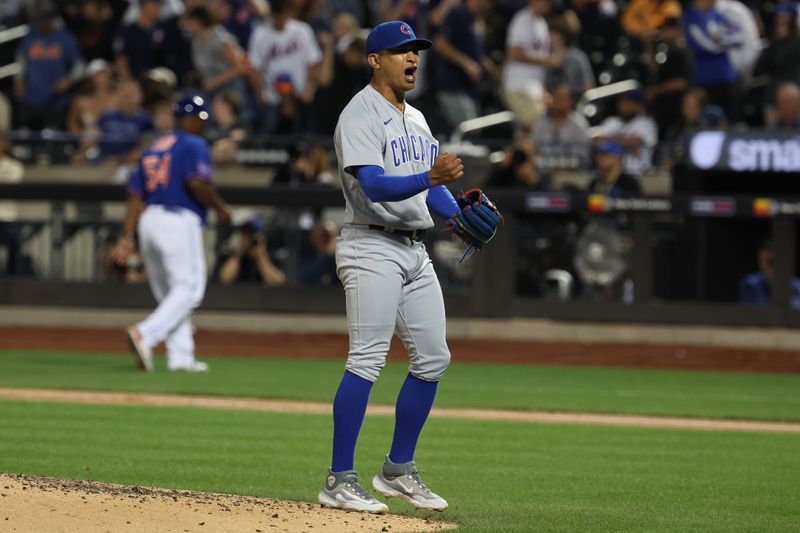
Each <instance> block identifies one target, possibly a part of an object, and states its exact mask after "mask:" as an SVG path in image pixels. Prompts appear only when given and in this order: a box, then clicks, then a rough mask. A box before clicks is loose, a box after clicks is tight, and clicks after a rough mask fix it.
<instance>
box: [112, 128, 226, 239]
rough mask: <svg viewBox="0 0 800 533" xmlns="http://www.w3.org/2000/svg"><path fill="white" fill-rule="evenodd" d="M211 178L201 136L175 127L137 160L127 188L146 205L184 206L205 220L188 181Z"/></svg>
mask: <svg viewBox="0 0 800 533" xmlns="http://www.w3.org/2000/svg"><path fill="white" fill-rule="evenodd" d="M191 180H203V181H207V182H209V183H210V182H211V180H212V178H211V154H210V153H209V151H208V143H207V142H206V141H205V139H203V138H202V137H198V136H197V135H191V134H189V133H186V132H182V131H174V132H171V133H168V134H166V135H163V136H161V137H159V138H158V139H156V140H155V141H154V142H153V144H151V145H150V147H149V148H148V149H147V151H146V152H145V153H144V155H143V156H142V159H141V161H139V166H138V167H137V169H136V172H134V174H133V176H131V179H130V181H129V182H128V192H130V193H131V194H133V195H134V196H138V197H139V198H141V199H142V200H144V203H145V205H163V206H165V207H183V208H185V209H189V210H191V211H193V212H195V213H197V215H198V216H199V217H200V220H202V222H203V224H205V222H206V213H207V208H206V206H204V205H203V204H201V203H200V202H198V201H197V200H195V199H194V197H192V195H191V193H190V192H189V189H188V188H187V187H186V184H187V182H189V181H191Z"/></svg>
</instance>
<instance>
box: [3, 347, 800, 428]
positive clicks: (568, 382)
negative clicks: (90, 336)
mask: <svg viewBox="0 0 800 533" xmlns="http://www.w3.org/2000/svg"><path fill="white" fill-rule="evenodd" d="M206 360H207V361H208V362H209V363H210V364H211V372H210V373H209V374H207V375H186V374H171V373H167V372H165V371H164V360H163V358H158V359H157V365H156V366H157V371H156V372H155V373H153V374H144V373H141V372H137V371H135V370H134V368H133V362H132V360H131V358H130V357H129V356H127V355H126V356H122V355H81V354H65V353H56V352H25V351H8V350H6V351H0V386H3V387H47V388H63V389H93V390H115V391H142V392H164V393H184V394H210V395H226V396H252V397H263V398H285V399H299V400H320V401H330V400H331V399H332V398H333V394H334V392H335V389H336V387H337V385H338V383H339V379H340V377H341V375H342V372H343V361H308V360H299V361H290V360H280V359H233V358H219V359H215V358H206ZM405 373H406V365H405V364H400V363H392V364H389V365H387V368H386V369H385V371H384V373H383V376H382V379H381V380H379V381H378V383H377V385H376V386H375V388H374V391H373V394H372V400H371V401H372V402H374V403H384V404H389V403H393V402H394V399H395V397H396V395H397V391H398V390H399V388H400V385H401V383H402V381H403V376H404V375H405ZM437 405H438V406H442V407H445V406H446V407H490V408H508V409H542V410H561V411H586V412H602V413H627V414H650V415H672V416H691V417H719V418H740V419H763V420H792V421H797V420H800V375H796V374H793V375H790V374H782V375H781V374H748V373H715V372H689V371H665V370H632V369H610V368H576V367H547V366H521V365H490V364H458V362H457V361H456V363H455V364H453V365H452V366H451V368H450V370H448V373H447V374H446V376H445V379H444V380H443V382H442V386H441V387H440V393H439V396H438V398H437Z"/></svg>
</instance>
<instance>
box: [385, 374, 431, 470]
mask: <svg viewBox="0 0 800 533" xmlns="http://www.w3.org/2000/svg"><path fill="white" fill-rule="evenodd" d="M438 386H439V383H438V382H436V381H425V380H422V379H419V378H416V377H414V376H412V375H411V374H410V373H409V374H408V376H407V377H406V381H405V383H403V388H402V389H400V394H398V395H397V405H396V406H395V426H394V439H392V449H391V451H390V452H389V460H391V461H392V462H393V463H395V464H402V463H407V462H409V461H411V460H413V459H414V450H416V448H417V440H419V434H420V433H421V432H422V426H424V425H425V421H426V420H427V419H428V414H429V413H430V412H431V407H433V400H434V398H436V389H437V387H438Z"/></svg>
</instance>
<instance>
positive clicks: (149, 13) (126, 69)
mask: <svg viewBox="0 0 800 533" xmlns="http://www.w3.org/2000/svg"><path fill="white" fill-rule="evenodd" d="M160 16H161V1H160V0H141V2H140V5H139V18H138V19H137V20H136V22H135V23H133V24H129V25H127V26H124V27H123V28H121V30H120V31H119V34H118V35H117V38H116V40H115V41H114V52H115V54H116V57H115V63H116V67H117V72H119V75H120V76H121V77H122V79H126V80H129V79H135V80H139V81H142V80H143V79H144V77H145V75H146V74H147V72H148V71H149V70H150V69H152V68H155V67H157V66H159V59H160V56H159V54H160V51H161V48H162V46H163V42H164V39H165V37H166V36H165V32H164V30H163V29H162V28H161V27H160V26H159V25H158V19H159V17H160Z"/></svg>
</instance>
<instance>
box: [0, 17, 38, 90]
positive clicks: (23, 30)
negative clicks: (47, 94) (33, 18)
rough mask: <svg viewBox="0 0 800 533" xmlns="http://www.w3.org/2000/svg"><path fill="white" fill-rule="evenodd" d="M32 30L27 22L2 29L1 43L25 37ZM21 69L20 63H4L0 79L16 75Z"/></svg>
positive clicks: (0, 71) (0, 70) (0, 33)
mask: <svg viewBox="0 0 800 533" xmlns="http://www.w3.org/2000/svg"><path fill="white" fill-rule="evenodd" d="M30 31H31V28H30V26H28V25H27V24H22V25H21V26H15V27H14V28H8V29H5V30H2V31H0V44H4V43H7V42H11V41H15V40H17V39H22V38H23V37H25V36H26V35H28V34H29V33H30ZM21 71H22V65H20V64H19V63H10V64H8V65H3V66H2V67H0V80H3V79H5V78H11V77H13V76H16V75H17V74H19V73H20V72H21Z"/></svg>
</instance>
